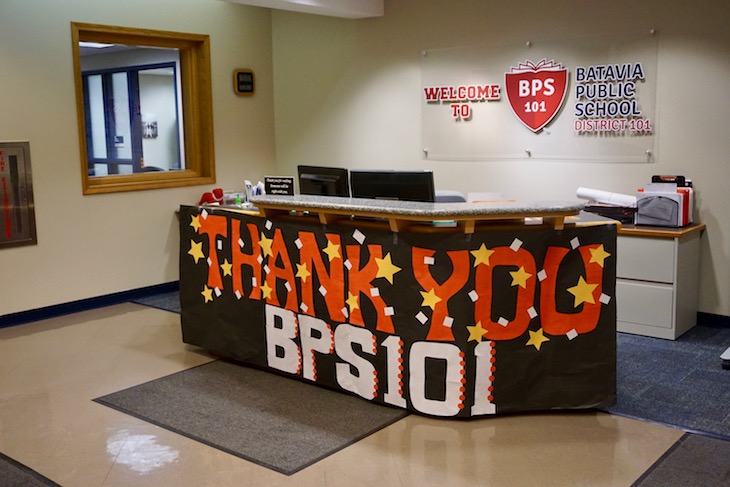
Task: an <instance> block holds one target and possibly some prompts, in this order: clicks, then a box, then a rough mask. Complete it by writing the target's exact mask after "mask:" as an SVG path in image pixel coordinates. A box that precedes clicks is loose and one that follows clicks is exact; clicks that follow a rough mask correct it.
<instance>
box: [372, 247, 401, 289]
mask: <svg viewBox="0 0 730 487" xmlns="http://www.w3.org/2000/svg"><path fill="white" fill-rule="evenodd" d="M375 263H376V264H378V273H377V274H376V275H375V277H384V278H386V279H387V280H388V282H389V283H391V284H393V274H396V273H398V272H400V270H401V269H400V267H398V266H397V265H394V264H393V262H392V260H391V259H390V252H388V253H387V254H385V257H384V258H382V259H378V258H377V257H376V258H375Z"/></svg>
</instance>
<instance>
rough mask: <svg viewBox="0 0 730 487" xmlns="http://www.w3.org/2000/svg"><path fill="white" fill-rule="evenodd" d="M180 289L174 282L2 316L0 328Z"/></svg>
mask: <svg viewBox="0 0 730 487" xmlns="http://www.w3.org/2000/svg"><path fill="white" fill-rule="evenodd" d="M179 289H180V281H173V282H166V283H164V284H156V285H154V286H147V287H143V288H139V289H131V290H129V291H122V292H119V293H113V294H106V295H104V296H97V297H94V298H87V299H81V300H79V301H72V302H70V303H63V304H56V305H53V306H47V307H45V308H38V309H32V310H29V311H20V312H18V313H12V314H9V315H3V316H0V328H5V327H8V326H14V325H21V324H23V323H30V322H31V321H38V320H45V319H47V318H54V317H56V316H62V315H67V314H71V313H77V312H79V311H86V310H89V309H94V308H101V307H104V306H110V305H112V304H119V303H126V302H127V301H133V300H135V299H140V298H144V297H147V296H151V295H154V294H162V293H170V292H173V291H178V290H179Z"/></svg>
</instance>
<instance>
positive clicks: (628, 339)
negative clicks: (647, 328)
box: [605, 325, 730, 439]
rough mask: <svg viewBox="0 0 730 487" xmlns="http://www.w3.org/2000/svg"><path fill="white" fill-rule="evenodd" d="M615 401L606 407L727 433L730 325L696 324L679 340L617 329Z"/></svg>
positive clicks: (729, 428)
mask: <svg viewBox="0 0 730 487" xmlns="http://www.w3.org/2000/svg"><path fill="white" fill-rule="evenodd" d="M616 345H617V347H616V348H617V362H618V363H617V370H616V372H617V385H618V401H617V403H616V405H615V406H612V407H610V408H606V409H605V410H606V411H608V412H609V413H613V414H619V415H622V416H628V417H631V418H638V419H642V420H649V421H654V422H657V423H661V424H666V425H671V426H677V427H680V428H682V429H685V430H690V431H693V432H703V433H709V434H710V435H716V436H720V437H725V438H728V439H730V414H728V412H729V411H730V407H729V406H728V405H730V370H724V369H723V368H722V361H721V360H720V355H721V354H722V353H723V352H724V351H725V349H727V347H728V346H730V327H726V326H710V325H698V326H695V327H694V328H692V329H691V330H689V331H688V332H687V333H685V334H684V335H682V336H681V337H679V338H678V339H677V340H662V339H659V338H649V337H644V336H638V335H630V334H628V333H618V334H617V344H616Z"/></svg>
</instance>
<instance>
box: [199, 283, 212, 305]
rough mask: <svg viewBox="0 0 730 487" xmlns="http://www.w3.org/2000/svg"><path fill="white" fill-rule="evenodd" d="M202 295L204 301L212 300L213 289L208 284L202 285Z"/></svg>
mask: <svg viewBox="0 0 730 487" xmlns="http://www.w3.org/2000/svg"><path fill="white" fill-rule="evenodd" d="M200 294H202V295H203V298H204V299H205V302H206V303H207V302H208V301H213V290H212V289H211V288H209V287H208V286H203V291H202V292H201V293H200Z"/></svg>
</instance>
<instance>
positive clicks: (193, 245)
mask: <svg viewBox="0 0 730 487" xmlns="http://www.w3.org/2000/svg"><path fill="white" fill-rule="evenodd" d="M188 255H192V256H193V259H195V263H196V264H197V263H198V261H199V260H200V259H202V258H204V257H205V255H203V242H200V243H197V242H196V241H195V240H191V241H190V250H188Z"/></svg>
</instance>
